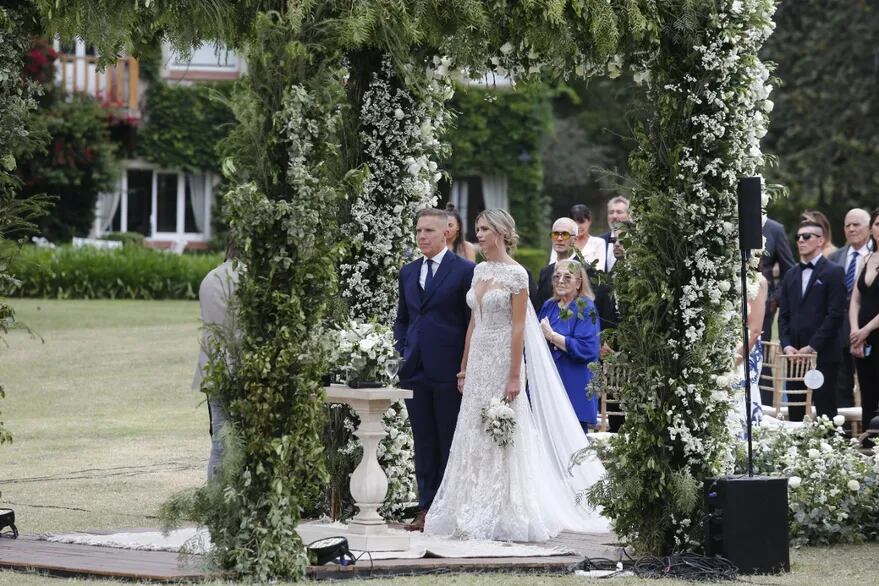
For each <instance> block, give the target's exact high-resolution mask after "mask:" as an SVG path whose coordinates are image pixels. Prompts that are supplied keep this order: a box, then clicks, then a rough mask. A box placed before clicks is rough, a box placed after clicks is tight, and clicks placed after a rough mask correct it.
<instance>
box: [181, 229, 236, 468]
mask: <svg viewBox="0 0 879 586" xmlns="http://www.w3.org/2000/svg"><path fill="white" fill-rule="evenodd" d="M236 257H237V251H236V249H235V246H234V245H233V244H232V243H231V242H230V243H229V244H228V245H227V246H226V260H225V261H224V262H223V264H221V265H220V266H218V267H216V268H215V269H213V270H212V271H211V272H209V273H208V274H207V276H206V277H205V278H204V279H203V280H202V282H201V285H200V286H199V288H198V303H199V306H200V307H201V321H202V337H201V352H200V353H199V355H198V365H197V366H196V368H195V376H194V377H193V379H192V388H193V389H195V390H197V391H200V390H202V379H203V377H204V374H205V372H204V370H205V367H206V365H207V363H208V361H209V360H210V358H211V356H212V355H217V353H218V352H221V351H223V350H224V349H223V346H224V345H226V344H229V343H232V342H233V341H234V340H237V338H238V331H237V327H236V325H235V312H234V308H233V307H232V303H231V302H232V299H233V298H234V296H235V291H236V289H237V288H238V271H237V270H236V267H234V266H233V261H234V259H235V258H236ZM207 402H208V415H209V417H210V433H211V455H210V459H209V460H208V481H210V480H211V479H212V478H213V476H214V474H216V473H217V471H218V469H219V465H220V463H221V461H222V459H223V443H222V437H221V436H222V429H223V425H224V424H225V423H226V408H225V405H223V402H222V400H221V399H220V397H217V396H215V395H212V394H208V398H207Z"/></svg>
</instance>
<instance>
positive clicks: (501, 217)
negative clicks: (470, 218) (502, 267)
mask: <svg viewBox="0 0 879 586" xmlns="http://www.w3.org/2000/svg"><path fill="white" fill-rule="evenodd" d="M479 220H485V222H486V223H487V224H488V225H489V226H490V227H491V229H492V230H494V231H495V232H497V233H498V234H500V235H501V238H503V239H504V247H505V248H506V249H507V252H512V251H514V250H516V245H517V244H519V233H518V232H516V220H514V219H513V216H511V215H510V214H509V213H507V212H506V211H505V210H502V209H498V208H495V209H491V210H485V211H484V212H480V213H479V215H478V216H476V222H477V223H478V222H479Z"/></svg>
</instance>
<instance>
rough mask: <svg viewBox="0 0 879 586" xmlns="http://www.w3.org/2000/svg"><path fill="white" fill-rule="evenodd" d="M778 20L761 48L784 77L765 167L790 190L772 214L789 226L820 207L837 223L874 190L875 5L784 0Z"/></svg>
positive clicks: (878, 147) (878, 24)
mask: <svg viewBox="0 0 879 586" xmlns="http://www.w3.org/2000/svg"><path fill="white" fill-rule="evenodd" d="M776 22H777V28H776V32H775V35H774V36H773V37H772V38H771V39H770V40H769V42H768V43H767V44H766V47H765V49H764V50H763V55H764V57H765V58H766V59H768V60H770V61H775V62H776V63H778V69H777V71H776V74H777V75H778V76H779V77H780V78H781V80H782V83H781V84H780V87H778V88H777V89H776V91H775V93H774V99H775V109H774V110H773V118H772V124H771V125H770V127H769V134H768V135H767V137H766V146H767V151H768V152H771V153H774V154H775V155H777V156H778V166H777V167H776V168H771V169H769V170H768V171H767V174H768V175H769V177H770V178H771V179H774V180H776V181H778V182H779V183H783V184H784V185H786V186H787V187H788V188H789V189H790V197H789V198H787V199H779V200H776V202H775V203H774V204H773V205H772V206H771V207H770V213H771V214H774V215H777V216H778V217H779V218H780V219H782V220H784V221H786V223H787V225H788V226H791V225H795V222H796V218H797V216H798V215H799V213H800V212H801V211H803V210H804V209H807V208H813V209H819V210H821V211H823V212H824V213H825V214H827V216H828V218H829V219H830V222H831V225H832V226H833V227H834V229H836V228H837V227H841V226H842V221H843V216H844V215H845V213H846V212H847V211H848V210H849V209H850V208H852V207H866V208H867V209H871V208H872V207H874V206H875V205H876V194H877V192H879V167H877V165H876V161H877V160H879V107H877V100H876V96H877V95H879V72H877V63H879V7H877V5H876V3H875V2H866V1H864V0H854V1H853V0H801V1H798V2H784V3H782V4H781V6H780V8H779V10H778V13H777V15H776ZM840 232H841V230H840V231H838V232H837V234H839V233H840ZM839 240H840V239H839V238H837V244H839V243H840V242H839Z"/></svg>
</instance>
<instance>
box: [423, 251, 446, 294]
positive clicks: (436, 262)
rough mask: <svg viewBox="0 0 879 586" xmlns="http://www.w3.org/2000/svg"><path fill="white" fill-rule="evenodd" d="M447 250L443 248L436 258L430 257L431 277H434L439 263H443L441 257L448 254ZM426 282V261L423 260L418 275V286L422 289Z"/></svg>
mask: <svg viewBox="0 0 879 586" xmlns="http://www.w3.org/2000/svg"><path fill="white" fill-rule="evenodd" d="M448 251H449V249H448V248H443V249H442V250H440V251H439V252H438V253H437V254H436V256H432V257H431V258H430V260H432V261H433V262H434V265H433V276H434V277H435V276H436V271H437V269H438V268H439V266H440V263H441V262H443V257H444V256H445V255H446V252H448ZM425 282H427V259H423V260H422V261H421V273H420V274H419V275H418V284H419V285H421V288H422V289H424V283H425Z"/></svg>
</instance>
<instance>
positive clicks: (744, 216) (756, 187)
mask: <svg viewBox="0 0 879 586" xmlns="http://www.w3.org/2000/svg"><path fill="white" fill-rule="evenodd" d="M762 191H763V185H762V181H761V179H760V177H745V178H744V179H740V180H739V190H738V192H739V249H741V250H755V249H760V248H763V211H762V209H761V205H760V204H761V203H762V199H763V196H762Z"/></svg>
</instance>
